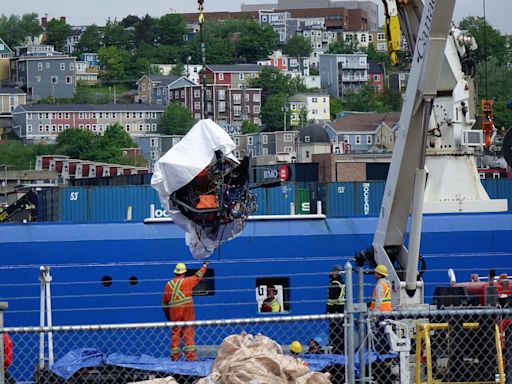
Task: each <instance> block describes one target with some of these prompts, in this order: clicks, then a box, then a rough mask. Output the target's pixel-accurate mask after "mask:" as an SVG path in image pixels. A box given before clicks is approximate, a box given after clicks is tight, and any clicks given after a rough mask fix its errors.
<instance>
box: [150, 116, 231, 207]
mask: <svg viewBox="0 0 512 384" xmlns="http://www.w3.org/2000/svg"><path fill="white" fill-rule="evenodd" d="M235 148H236V144H235V143H234V142H233V140H231V137H229V135H228V134H227V132H226V131H225V130H224V129H222V128H221V127H220V126H218V125H217V124H215V123H214V122H213V121H211V120H209V119H206V120H200V121H199V122H198V123H197V124H196V125H194V126H193V127H192V128H191V129H190V131H188V133H187V134H186V135H185V137H183V139H181V140H180V141H179V142H178V143H177V144H176V145H174V146H173V147H172V148H171V149H170V150H169V151H167V153H166V154H165V155H163V156H162V157H161V158H160V159H159V160H158V161H157V162H156V164H155V166H154V168H153V177H152V178H151V185H152V186H153V188H155V189H156V190H157V191H158V195H159V196H160V201H161V202H162V204H163V206H164V207H165V209H167V210H169V196H170V195H171V194H172V193H173V192H174V191H176V190H178V189H180V188H181V187H183V186H185V185H187V184H188V183H189V182H191V181H192V180H193V179H194V177H196V176H197V175H199V173H200V172H201V171H202V170H203V169H204V168H205V167H207V166H208V165H209V164H210V163H211V161H212V159H213V157H214V155H215V151H218V150H220V151H222V153H223V154H224V155H225V156H228V155H229V158H230V159H231V160H233V161H235V162H237V163H238V160H237V159H236V158H235V157H234V156H233V155H231V152H233V151H234V149H235Z"/></svg>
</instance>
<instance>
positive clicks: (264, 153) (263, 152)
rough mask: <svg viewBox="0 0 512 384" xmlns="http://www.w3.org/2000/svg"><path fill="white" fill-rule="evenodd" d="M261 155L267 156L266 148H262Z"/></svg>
mask: <svg viewBox="0 0 512 384" xmlns="http://www.w3.org/2000/svg"><path fill="white" fill-rule="evenodd" d="M261 154H262V155H263V156H267V155H268V148H262V149H261Z"/></svg>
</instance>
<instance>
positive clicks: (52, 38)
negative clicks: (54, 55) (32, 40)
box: [46, 19, 71, 51]
mask: <svg viewBox="0 0 512 384" xmlns="http://www.w3.org/2000/svg"><path fill="white" fill-rule="evenodd" d="M70 32H71V26H70V25H69V24H67V23H66V22H65V21H64V20H57V19H51V20H50V21H49V22H48V24H47V26H46V36H47V43H48V44H50V45H53V46H54V47H55V49H56V50H57V51H63V50H64V43H65V42H66V38H67V37H68V36H69V34H70Z"/></svg>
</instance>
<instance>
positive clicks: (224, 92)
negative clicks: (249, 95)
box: [219, 89, 226, 100]
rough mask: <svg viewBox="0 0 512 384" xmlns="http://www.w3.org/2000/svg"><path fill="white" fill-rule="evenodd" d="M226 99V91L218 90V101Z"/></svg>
mask: <svg viewBox="0 0 512 384" xmlns="http://www.w3.org/2000/svg"><path fill="white" fill-rule="evenodd" d="M225 99H226V91H225V90H224V89H219V100H225Z"/></svg>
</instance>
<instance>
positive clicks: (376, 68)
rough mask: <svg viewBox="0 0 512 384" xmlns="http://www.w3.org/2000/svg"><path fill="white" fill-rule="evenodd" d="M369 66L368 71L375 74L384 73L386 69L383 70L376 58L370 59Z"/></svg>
mask: <svg viewBox="0 0 512 384" xmlns="http://www.w3.org/2000/svg"><path fill="white" fill-rule="evenodd" d="M368 64H369V68H368V72H369V73H373V74H381V75H383V74H384V71H383V70H382V67H381V66H380V65H379V63H377V62H376V61H374V60H371V59H370V60H368Z"/></svg>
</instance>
